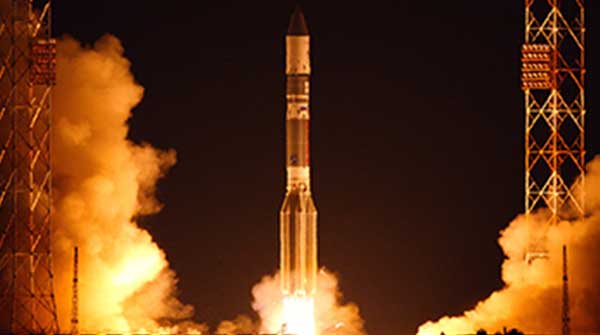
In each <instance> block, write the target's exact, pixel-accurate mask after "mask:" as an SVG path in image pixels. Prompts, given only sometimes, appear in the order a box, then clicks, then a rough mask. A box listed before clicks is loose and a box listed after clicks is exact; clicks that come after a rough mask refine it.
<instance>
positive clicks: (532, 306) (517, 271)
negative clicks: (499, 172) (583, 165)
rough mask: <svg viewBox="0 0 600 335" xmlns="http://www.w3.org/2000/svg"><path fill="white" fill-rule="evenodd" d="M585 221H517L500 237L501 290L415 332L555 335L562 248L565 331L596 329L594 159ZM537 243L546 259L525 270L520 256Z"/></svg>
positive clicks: (599, 226) (598, 236)
mask: <svg viewBox="0 0 600 335" xmlns="http://www.w3.org/2000/svg"><path fill="white" fill-rule="evenodd" d="M587 171H588V172H587V176H586V179H585V192H586V193H585V195H586V207H587V212H588V214H587V215H586V218H585V221H571V222H569V221H563V222H560V223H559V224H557V225H548V224H547V215H548V212H546V211H544V210H542V211H539V212H538V213H536V214H535V215H533V217H530V218H529V219H528V220H525V217H524V216H523V215H521V216H518V217H517V218H516V219H515V220H514V221H513V222H512V223H511V224H510V225H509V226H508V227H507V228H506V229H504V230H503V231H502V232H501V233H500V238H499V240H498V241H499V244H500V246H501V247H502V250H503V251H504V254H505V256H506V259H505V261H504V263H503V265H502V280H503V281H504V284H505V285H504V288H503V289H501V290H499V291H497V292H494V293H492V294H491V295H490V296H489V297H488V298H486V299H485V300H483V301H481V302H479V303H478V304H477V305H476V306H475V308H473V309H472V310H469V311H466V312H464V314H463V315H461V316H455V317H443V318H441V319H439V320H437V321H435V322H433V321H429V322H427V323H425V324H423V325H422V326H420V327H419V330H418V333H419V335H439V334H440V333H441V332H444V333H446V334H466V333H474V332H475V331H477V330H478V329H481V328H483V329H486V330H488V331H490V332H496V331H500V330H502V329H503V327H507V328H509V329H510V328H517V329H519V330H522V331H525V332H529V333H555V334H557V333H560V330H561V320H562V319H561V306H562V246H563V244H564V245H567V248H568V267H569V293H570V308H571V328H572V330H573V333H583V332H590V331H598V329H600V307H599V306H600V305H599V304H598V302H600V286H599V285H598V283H600V157H597V158H595V159H594V160H593V161H592V162H591V163H589V164H588V166H587ZM532 242H533V243H540V244H542V247H545V249H546V250H547V251H548V252H549V257H548V258H547V259H537V260H534V261H533V262H531V264H528V263H527V262H526V260H525V258H524V255H525V251H526V250H527V249H528V247H529V246H530V245H531V243H532Z"/></svg>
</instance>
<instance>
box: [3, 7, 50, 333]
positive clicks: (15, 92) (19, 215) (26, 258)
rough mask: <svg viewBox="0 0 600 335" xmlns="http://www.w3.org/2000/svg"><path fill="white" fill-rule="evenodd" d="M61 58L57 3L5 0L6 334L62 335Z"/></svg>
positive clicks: (4, 274)
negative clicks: (56, 167)
mask: <svg viewBox="0 0 600 335" xmlns="http://www.w3.org/2000/svg"><path fill="white" fill-rule="evenodd" d="M39 3H41V4H40V5H39V6H38V5H37V4H39ZM55 55H56V43H55V41H54V40H53V39H51V34H50V1H36V5H35V6H34V5H33V1H32V0H0V59H1V63H0V145H2V147H1V149H0V311H1V312H0V332H10V333H16V334H25V333H46V334H52V333H56V332H58V320H57V315H56V303H55V299H54V289H53V273H52V256H51V255H52V254H51V242H50V240H51V232H50V228H51V227H50V213H51V207H52V202H51V194H52V192H51V191H52V185H51V181H52V178H51V176H52V169H51V164H50V129H51V115H50V112H51V105H50V92H51V89H52V85H53V84H54V82H55V71H54V70H55V69H54V67H55Z"/></svg>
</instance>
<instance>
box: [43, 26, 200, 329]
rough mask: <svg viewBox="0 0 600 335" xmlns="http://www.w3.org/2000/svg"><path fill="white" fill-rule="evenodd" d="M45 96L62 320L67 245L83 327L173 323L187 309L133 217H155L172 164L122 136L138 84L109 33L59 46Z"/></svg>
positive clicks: (66, 302) (67, 303) (67, 293)
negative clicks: (49, 110) (75, 265)
mask: <svg viewBox="0 0 600 335" xmlns="http://www.w3.org/2000/svg"><path fill="white" fill-rule="evenodd" d="M57 71H58V73H57V79H58V84H57V86H56V87H55V90H54V95H53V103H54V105H53V124H54V127H53V134H52V141H53V168H54V171H53V173H54V187H53V192H54V194H53V196H54V206H55V211H54V227H55V231H54V264H55V274H56V279H55V290H56V292H57V295H56V297H57V299H58V300H57V305H58V308H59V310H58V312H59V316H60V317H61V320H60V324H61V325H62V326H63V327H65V326H66V325H68V324H69V320H70V312H71V299H70V297H71V274H72V255H73V247H74V246H75V245H77V246H79V266H80V269H79V278H80V280H79V297H80V299H79V309H80V328H81V330H82V331H86V330H87V331H94V332H96V331H102V330H109V331H112V332H119V331H139V330H141V329H147V330H155V329H158V327H171V326H173V325H175V324H181V322H182V321H183V320H186V319H188V318H189V317H190V316H191V315H192V313H193V308H192V307H191V306H188V305H184V304H182V303H181V302H180V301H179V300H178V299H177V297H176V296H177V289H176V284H177V279H176V277H175V274H174V273H173V271H172V270H170V269H169V264H168V263H167V260H166V257H165V254H164V252H163V251H162V250H161V249H160V247H159V246H158V245H157V244H156V243H155V242H154V241H153V239H152V236H150V234H149V233H148V231H146V230H145V229H143V228H142V227H140V226H139V225H138V224H137V223H136V222H135V218H136V217H139V216H141V215H148V214H153V213H156V212H157V211H159V210H160V209H161V205H160V204H159V202H158V201H157V200H156V198H155V197H154V191H155V186H156V183H157V181H158V180H159V179H160V178H161V177H163V176H164V174H165V173H166V171H167V170H168V169H169V168H170V167H171V166H172V165H173V164H175V152H174V151H173V150H168V151H161V150H157V149H155V148H153V147H152V146H150V145H149V144H141V145H140V144H135V143H133V142H131V141H130V140H128V139H127V133H128V126H127V120H128V119H129V117H130V116H131V110H132V108H133V107H134V106H135V105H137V104H138V103H139V102H140V100H141V98H142V94H143V88H142V87H141V86H140V85H139V84H137V83H136V82H135V80H134V78H133V76H132V74H131V71H130V63H129V61H128V60H127V59H125V58H124V57H123V48H122V46H121V44H120V42H119V41H118V40H117V39H116V38H115V37H113V36H104V37H103V38H101V39H100V40H98V41H97V42H96V43H95V44H94V46H93V47H82V46H81V45H80V44H79V43H78V42H76V41H75V40H73V39H72V38H68V37H67V38H64V39H62V40H61V41H60V42H59V44H58V55H57Z"/></svg>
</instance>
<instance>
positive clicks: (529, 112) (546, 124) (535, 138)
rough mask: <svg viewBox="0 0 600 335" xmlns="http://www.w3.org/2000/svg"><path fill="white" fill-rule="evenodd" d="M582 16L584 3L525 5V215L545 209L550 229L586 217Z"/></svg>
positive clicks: (551, 0) (537, 247) (537, 252)
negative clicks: (565, 220)
mask: <svg viewBox="0 0 600 335" xmlns="http://www.w3.org/2000/svg"><path fill="white" fill-rule="evenodd" d="M584 14H585V11H584V4H583V0H525V43H524V44H523V47H522V76H521V79H522V81H521V82H522V89H523V91H524V94H525V113H526V115H525V213H526V215H530V214H531V213H532V212H533V211H535V210H536V209H538V208H548V209H549V211H550V215H549V217H548V224H556V223H557V222H558V221H559V220H560V219H582V218H583V216H584V193H583V190H582V189H578V188H581V186H582V185H583V181H584V164H585V138H584V137H585V136H584V135H585V131H584V120H585V112H586V111H585V89H584V84H585V83H584V78H585V45H584V35H585V27H584V17H585V15H584ZM543 244H544V241H540V240H537V241H532V243H531V246H530V248H529V250H528V253H527V255H526V257H527V259H528V261H531V260H532V259H535V258H538V257H546V250H545V247H544V245H543Z"/></svg>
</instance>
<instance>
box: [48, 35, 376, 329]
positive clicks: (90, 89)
mask: <svg viewBox="0 0 600 335" xmlns="http://www.w3.org/2000/svg"><path fill="white" fill-rule="evenodd" d="M57 64H58V65H57V66H58V74H57V75H58V78H57V79H58V85H57V86H56V88H55V90H54V97H53V103H54V108H53V123H54V128H53V131H54V132H53V138H52V140H53V155H54V157H53V163H54V166H53V168H54V188H53V191H54V204H55V211H54V226H55V231H54V239H55V240H54V256H55V258H54V262H55V273H56V280H55V289H56V292H57V299H58V300H57V305H58V308H59V311H58V312H59V316H60V317H61V320H60V324H61V325H63V327H64V326H66V325H68V324H69V321H70V312H71V299H70V297H71V279H72V277H71V274H72V259H73V258H72V257H73V247H74V246H75V245H77V246H78V247H79V255H80V256H79V297H80V299H79V311H80V316H79V319H80V329H81V331H83V332H86V331H87V332H111V333H115V332H142V331H150V332H157V331H161V332H175V331H182V332H198V331H206V330H207V328H206V327H205V326H203V325H197V324H193V323H192V322H191V321H189V319H190V317H191V316H192V314H193V308H192V307H191V306H189V305H185V304H183V303H182V302H180V301H179V300H178V298H177V287H176V286H177V279H176V276H175V273H174V272H173V271H172V270H170V269H169V264H168V262H167V260H166V257H165V253H164V252H163V251H162V250H161V249H160V247H159V246H158V245H157V244H156V243H155V242H154V241H153V239H152V236H151V235H150V234H149V232H148V231H147V230H145V229H143V228H142V227H140V226H139V225H138V224H137V223H136V222H135V218H137V217H139V216H142V215H149V214H153V213H156V212H157V211H159V210H160V209H161V204H160V203H159V202H158V201H157V199H156V198H155V197H154V192H155V187H156V183H157V181H158V180H159V179H160V178H161V177H163V176H164V174H165V173H166V172H167V170H168V169H169V168H170V167H171V166H172V165H173V164H175V152H174V151H172V150H168V151H161V150H158V149H155V148H153V147H152V146H150V145H149V144H141V145H140V144H135V143H133V142H132V141H130V140H128V139H127V133H128V126H127V121H128V119H129V117H130V116H131V110H132V108H133V107H135V105H137V104H138V103H139V102H140V100H141V98H142V94H143V88H142V87H141V86H140V85H139V84H137V83H136V82H135V79H134V78H133V75H132V74H131V71H130V63H129V61H128V60H127V59H126V58H125V57H124V56H123V47H122V46H121V44H120V42H119V41H118V40H117V39H116V38H115V37H113V36H104V37H103V38H101V39H100V40H99V41H98V42H96V43H95V44H94V46H93V47H82V46H81V45H80V44H79V43H78V42H77V41H75V40H73V39H72V38H64V39H62V40H61V41H60V43H59V45H58V59H57ZM318 285H319V286H318V294H317V297H316V299H315V314H316V325H317V329H318V330H319V334H321V335H327V334H339V335H364V334H365V331H364V328H363V321H362V319H361V317H360V315H359V310H358V308H357V307H356V305H354V304H344V303H342V296H341V293H340V291H339V289H338V282H337V278H336V277H335V276H334V275H333V274H331V273H329V272H326V271H325V270H322V271H321V272H320V274H319V284H318ZM252 293H253V296H254V302H253V305H252V306H253V308H254V310H255V311H256V312H257V313H258V315H259V316H260V320H254V319H252V318H251V317H248V316H243V315H242V316H239V317H237V318H236V319H235V320H233V321H224V322H222V323H221V324H220V325H219V328H218V330H217V332H219V333H227V334H236V333H248V332H269V333H276V332H278V331H280V330H281V302H282V295H281V292H280V286H279V276H278V275H274V276H266V277H264V278H263V279H262V281H261V282H260V283H258V284H257V285H256V286H255V287H254V289H253V292H252Z"/></svg>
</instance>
